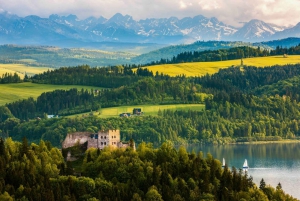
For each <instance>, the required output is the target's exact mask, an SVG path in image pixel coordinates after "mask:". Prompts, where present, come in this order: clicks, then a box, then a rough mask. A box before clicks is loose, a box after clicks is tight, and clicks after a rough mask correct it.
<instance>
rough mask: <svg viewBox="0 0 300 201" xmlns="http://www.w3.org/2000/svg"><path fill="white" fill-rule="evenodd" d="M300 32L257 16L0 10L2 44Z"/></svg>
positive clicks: (254, 38) (252, 38) (260, 37)
mask: <svg viewBox="0 0 300 201" xmlns="http://www.w3.org/2000/svg"><path fill="white" fill-rule="evenodd" d="M287 37H300V23H298V24H297V25H296V26H294V27H291V28H286V27H281V26H276V25H274V24H268V23H265V22H263V21H260V20H257V19H254V20H251V21H249V22H247V23H245V24H244V26H243V27H241V28H236V27H233V26H230V25H227V24H224V23H223V22H220V21H219V20H218V19H217V18H214V17H213V18H207V17H204V16H202V15H198V16H195V17H185V18H183V19H178V18H176V17H170V18H157V19H154V18H151V19H143V20H139V21H136V20H134V19H133V18H132V17H131V16H129V15H125V16H124V15H122V14H120V13H117V14H115V15H114V16H113V17H111V18H110V19H106V18H104V17H100V18H95V17H90V18H87V19H84V20H80V19H78V18H77V16H76V15H68V16H59V15H54V14H53V15H50V16H49V18H41V17H38V16H33V15H31V16H27V17H18V16H17V15H14V14H10V13H8V12H7V11H3V10H2V11H1V10H0V44H8V43H14V44H31V45H34V44H36V45H58V46H62V47H70V46H71V47H76V46H77V47H80V46H82V45H83V44H90V45H91V46H93V45H95V43H96V44H97V43H104V42H119V43H159V44H180V43H181V44H182V43H191V42H194V41H198V40H205V41H207V40H224V41H245V42H259V41H268V40H276V39H282V38H287Z"/></svg>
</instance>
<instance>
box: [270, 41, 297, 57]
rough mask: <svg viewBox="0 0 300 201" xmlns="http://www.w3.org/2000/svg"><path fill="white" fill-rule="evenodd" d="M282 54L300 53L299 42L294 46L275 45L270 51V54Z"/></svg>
mask: <svg viewBox="0 0 300 201" xmlns="http://www.w3.org/2000/svg"><path fill="white" fill-rule="evenodd" d="M283 54H288V55H296V54H300V44H299V45H296V46H292V47H290V48H286V47H282V46H281V47H280V46H277V47H276V48H275V50H271V51H270V55H283Z"/></svg>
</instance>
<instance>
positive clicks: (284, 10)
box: [0, 0, 300, 26]
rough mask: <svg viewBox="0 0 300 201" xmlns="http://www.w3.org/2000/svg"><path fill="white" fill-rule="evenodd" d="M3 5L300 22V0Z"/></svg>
mask: <svg viewBox="0 0 300 201" xmlns="http://www.w3.org/2000/svg"><path fill="white" fill-rule="evenodd" d="M0 9H3V10H6V11H9V12H11V13H13V14H16V15H18V16H22V17H24V16H27V15H38V16H41V17H48V16H49V15H50V14H59V15H68V14H75V15H77V16H78V17H79V18H80V19H84V18H87V17H89V16H95V17H99V16H103V17H105V18H110V17H111V16H112V15H114V14H115V13H117V12H119V13H122V14H128V15H131V16H133V18H134V19H135V20H139V19H146V18H158V17H159V18H160V17H167V18H168V17H171V16H175V17H178V18H183V17H193V16H196V15H199V14H201V15H204V16H206V17H216V18H218V19H219V20H220V21H223V22H224V23H227V24H230V25H233V26H241V24H239V22H247V21H249V20H251V19H260V20H263V21H265V22H269V23H274V24H277V25H282V26H289V25H295V24H297V23H298V22H300V14H299V13H300V0H151V1H150V0H0Z"/></svg>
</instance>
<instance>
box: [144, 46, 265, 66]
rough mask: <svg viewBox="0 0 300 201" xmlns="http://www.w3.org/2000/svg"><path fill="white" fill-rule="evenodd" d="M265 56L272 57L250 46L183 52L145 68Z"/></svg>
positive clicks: (263, 50)
mask: <svg viewBox="0 0 300 201" xmlns="http://www.w3.org/2000/svg"><path fill="white" fill-rule="evenodd" d="M264 56H270V52H269V50H267V49H261V48H260V47H258V48H253V47H249V46H244V47H234V48H230V49H219V50H205V51H193V52H182V53H180V54H178V55H176V56H173V57H172V58H171V59H164V58H162V59H160V60H159V61H153V62H151V63H148V64H145V66H149V65H159V64H174V63H186V62H208V61H226V60H234V59H241V58H250V57H264Z"/></svg>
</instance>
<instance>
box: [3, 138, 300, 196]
mask: <svg viewBox="0 0 300 201" xmlns="http://www.w3.org/2000/svg"><path fill="white" fill-rule="evenodd" d="M81 157H83V160H82V163H81V164H79V165H80V167H81V168H82V169H81V170H82V171H81V174H82V175H81V176H80V177H76V176H73V175H74V174H76V173H75V172H74V170H73V165H72V163H70V162H67V163H65V162H64V157H63V155H62V153H61V151H60V150H58V149H57V148H54V147H52V146H51V144H50V143H49V142H44V141H40V142H39V143H38V144H34V143H32V144H29V143H28V141H27V139H26V138H23V140H22V142H16V141H13V140H11V138H7V139H6V140H5V141H3V140H2V138H0V173H1V174H0V200H8V201H11V200H24V201H25V200H35V201H39V200H43V201H52V200H53V201H54V200H71V201H75V200H80V201H81V200H82V201H85V200H88V201H97V200H135V201H138V200H146V201H148V200H149V201H150V200H166V201H168V200H170V201H171V200H172V201H173V200H208V201H210V200H211V201H214V200H220V201H221V200H222V201H223V200H224V201H226V200H230V201H235V200H236V201H239V200H257V201H264V200H266V201H268V200H286V201H293V200H296V199H294V198H292V197H291V196H289V195H287V194H285V193H284V192H283V190H282V187H281V184H280V183H279V184H278V185H277V187H276V189H275V188H273V187H270V186H268V185H266V184H265V182H264V180H263V179H262V180H261V183H260V186H259V187H257V186H256V185H255V184H254V183H253V181H252V177H249V176H248V175H247V172H244V171H242V170H237V169H235V168H234V167H233V168H232V170H230V169H229V168H228V167H227V166H225V167H224V168H222V167H221V163H220V161H218V160H216V159H214V158H213V156H211V155H210V154H208V155H207V156H206V157H204V156H203V154H202V152H200V153H194V152H192V153H187V151H186V150H185V148H183V147H181V148H180V149H179V150H178V151H177V150H176V149H175V148H174V147H173V146H172V145H170V144H169V143H164V144H162V146H161V147H160V148H158V149H154V148H153V147H152V145H151V144H146V143H141V144H140V145H139V146H138V148H137V150H136V151H135V150H133V149H132V148H127V149H115V150H114V149H110V148H105V149H104V150H102V151H100V150H97V149H89V150H88V151H87V152H86V153H85V154H84V156H81Z"/></svg>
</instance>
